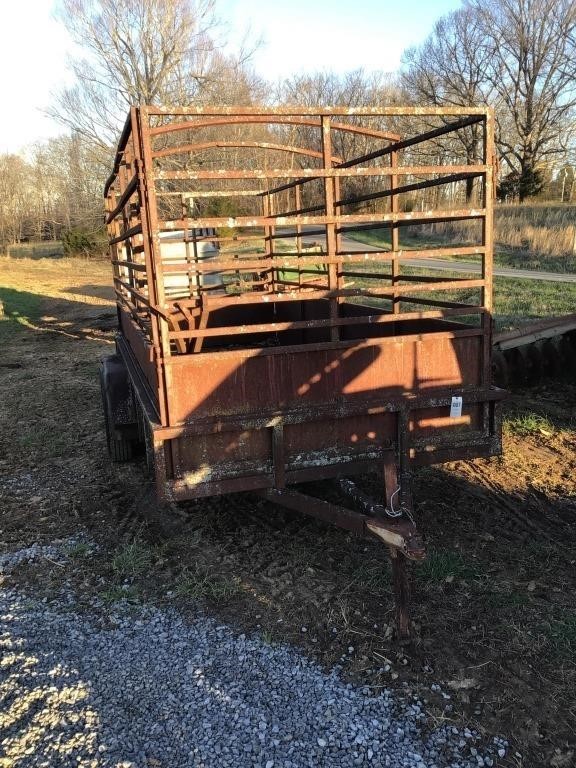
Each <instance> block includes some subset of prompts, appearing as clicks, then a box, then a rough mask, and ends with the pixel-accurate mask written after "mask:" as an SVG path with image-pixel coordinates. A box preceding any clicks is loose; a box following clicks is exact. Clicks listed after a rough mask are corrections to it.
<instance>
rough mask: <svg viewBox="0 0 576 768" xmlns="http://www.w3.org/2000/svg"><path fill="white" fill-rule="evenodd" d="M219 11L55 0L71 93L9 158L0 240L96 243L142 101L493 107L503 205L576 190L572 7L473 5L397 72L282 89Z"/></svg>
mask: <svg viewBox="0 0 576 768" xmlns="http://www.w3.org/2000/svg"><path fill="white" fill-rule="evenodd" d="M217 11H218V8H217V5H216V0H99V1H98V2H97V3H95V2H94V0H60V1H59V4H58V16H59V18H60V21H61V22H62V23H63V24H64V25H65V26H66V28H67V29H68V32H69V33H70V36H71V38H72V40H73V41H74V43H75V44H76V45H77V49H78V50H79V51H80V53H79V54H78V55H77V56H76V57H75V58H74V59H73V60H72V61H71V70H72V74H73V75H74V82H73V85H72V86H70V87H67V88H64V89H62V90H61V91H60V92H59V93H57V94H55V96H54V100H53V103H52V106H51V108H50V115H51V116H52V117H53V118H54V119H56V120H57V121H58V122H59V123H60V124H61V125H62V126H63V128H64V129H65V130H66V133H65V134H63V135H62V136H61V137H59V138H56V139H51V140H49V141H46V142H42V143H38V144H37V145H34V146H32V147H29V148H28V149H27V151H26V152H25V153H24V155H23V156H20V155H0V245H2V244H6V243H9V242H17V241H18V240H22V239H26V238H30V239H56V238H62V237H63V236H65V237H68V240H69V241H70V242H77V241H78V242H84V245H85V246H87V244H90V243H93V242H96V240H97V236H98V233H99V232H100V231H101V227H102V198H101V194H102V186H103V183H104V180H105V178H106V176H107V175H108V173H109V171H110V167H111V158H112V156H113V151H114V146H115V144H116V141H117V137H118V135H119V132H120V130H121V127H122V125H123V122H124V120H125V116H126V113H127V110H128V107H129V106H130V105H131V104H138V103H156V104H170V105H189V104H199V105H208V104H239V105H262V106H265V105H267V104H271V103H276V104H278V103H285V104H298V105H302V106H329V105H343V106H350V107H353V106H362V105H381V106H385V105H390V104H418V105H439V106H442V105H461V106H469V105H479V104H489V105H492V106H494V107H495V111H496V145H497V149H498V160H499V165H500V172H499V177H500V184H499V195H500V197H501V198H502V199H519V200H520V201H523V200H525V199H527V198H529V197H532V196H535V195H538V194H542V192H543V191H545V192H546V193H547V194H548V196H553V197H554V198H555V199H560V200H563V201H572V196H573V194H576V189H574V177H575V174H574V169H573V166H572V163H571V152H572V150H573V130H574V107H575V106H576V0H465V1H464V3H463V5H462V7H461V8H460V9H458V10H456V11H454V12H452V13H450V14H448V15H446V16H444V17H442V18H441V19H439V20H438V21H437V22H436V24H435V25H434V27H433V29H432V30H431V33H430V35H429V36H428V38H427V39H426V40H425V41H424V42H423V43H422V44H421V45H418V46H415V47H413V48H410V49H408V50H407V51H405V53H404V55H403V59H402V66H401V69H400V71H399V72H398V73H395V74H392V75H390V74H384V73H378V72H371V73H367V72H364V71H363V70H361V69H358V70H354V71H350V72H348V73H345V74H343V75H336V74H334V73H326V72H324V73H311V74H307V75H297V76H293V77H291V78H288V79H287V80H285V81H284V82H281V83H279V84H277V85H274V86H273V85H271V84H270V83H268V82H266V80H265V77H263V76H262V75H261V74H259V73H257V72H255V71H254V69H253V67H252V64H251V54H252V53H253V51H254V48H255V46H256V45H257V44H258V43H257V42H256V43H254V42H252V43H250V42H249V40H248V38H247V41H246V43H245V44H244V45H243V46H241V47H240V48H239V49H238V50H235V51H232V50H231V49H230V47H229V46H228V45H227V43H226V39H225V35H224V32H223V27H222V25H221V23H220V22H219V20H218V16H217ZM422 129H423V130H425V129H426V125H425V122H424V121H423V124H422ZM480 141H481V138H480V134H479V133H478V128H477V126H470V127H468V128H466V129H462V130H461V131H459V133H458V142H459V145H460V146H459V147H458V151H459V152H461V153H463V155H464V156H465V158H466V160H467V161H468V162H475V161H476V160H478V158H479V157H480V156H481V152H482V147H481V146H480ZM438 151H439V156H440V157H441V156H448V155H449V154H450V152H452V151H454V147H447V146H443V145H442V143H441V142H439V144H438ZM467 194H468V196H470V195H472V194H473V190H472V187H471V186H470V188H469V189H468V190H467ZM70 233H73V235H74V236H72V235H71V234H70ZM83 237H84V238H85V241H83V240H82V238H83Z"/></svg>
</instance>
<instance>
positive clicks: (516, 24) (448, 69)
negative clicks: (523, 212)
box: [402, 0, 576, 200]
mask: <svg viewBox="0 0 576 768" xmlns="http://www.w3.org/2000/svg"><path fill="white" fill-rule="evenodd" d="M404 62H405V65H406V68H405V70H404V73H403V78H402V80H403V84H404V87H405V88H406V90H407V92H408V94H410V95H411V97H412V98H414V99H415V100H418V101H424V102H425V103H430V104H440V105H442V104H461V105H466V104H477V103H490V104H493V105H494V106H495V107H496V116H497V129H496V143H497V146H498V149H499V152H500V156H501V159H502V161H503V163H504V165H505V167H506V169H507V171H508V179H513V180H514V184H515V185H516V187H517V193H518V196H519V198H520V200H523V199H524V198H525V197H527V196H529V195H531V194H536V193H537V192H538V191H539V187H540V180H539V178H540V177H539V174H540V171H539V168H540V166H542V165H544V164H546V163H547V162H548V161H549V160H550V158H551V157H553V156H560V155H562V154H563V153H565V151H566V148H567V144H568V142H569V140H570V138H571V123H572V118H573V112H574V107H575V106H576V1H575V0H467V2H466V5H465V7H464V8H463V9H461V10H459V11H456V12H454V13H451V14H449V15H448V16H446V17H445V18H443V19H440V21H438V22H437V24H436V25H435V27H434V30H433V31H432V34H431V35H430V37H429V38H428V39H427V40H426V41H425V42H424V43H423V45H421V46H419V47H416V48H411V49H409V50H408V51H406V53H405V56H404ZM460 138H461V140H462V141H463V142H464V144H465V147H466V153H467V156H468V159H469V160H473V159H474V157H475V156H476V154H477V148H478V140H479V137H478V135H477V134H476V135H475V134H474V131H473V130H472V129H471V128H469V129H466V131H461V132H460Z"/></svg>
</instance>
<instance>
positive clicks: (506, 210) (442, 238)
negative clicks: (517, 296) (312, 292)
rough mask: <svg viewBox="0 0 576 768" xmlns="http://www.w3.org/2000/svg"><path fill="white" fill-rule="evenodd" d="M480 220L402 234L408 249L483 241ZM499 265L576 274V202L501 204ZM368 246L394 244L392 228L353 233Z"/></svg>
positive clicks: (497, 211) (497, 229)
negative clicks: (558, 203)
mask: <svg viewBox="0 0 576 768" xmlns="http://www.w3.org/2000/svg"><path fill="white" fill-rule="evenodd" d="M477 226H478V225H477V224H475V223H471V222H454V223H441V224H432V225H428V226H419V227H406V228H403V229H402V230H401V232H400V241H401V244H402V246H403V247H404V248H407V249H415V248H422V247H426V246H432V247H434V246H438V247H439V246H441V245H444V244H446V243H450V242H451V243H453V244H454V245H456V244H458V245H464V244H466V243H469V242H478V239H477V238H478V230H477V229H475V228H477ZM494 227H495V230H494V234H495V243H496V247H495V249H494V250H495V252H494V263H495V264H496V265H498V266H501V267H513V268H524V269H537V270H542V271H546V272H576V247H575V246H576V206H573V205H545V204H538V203H534V204H523V205H497V206H496V208H495V214H494ZM349 237H351V238H352V239H354V240H358V241H360V242H364V243H366V244H368V245H376V246H384V247H389V245H390V232H389V230H388V229H387V228H383V229H381V230H372V231H371V232H363V233H361V234H350V235H349Z"/></svg>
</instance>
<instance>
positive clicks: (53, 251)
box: [0, 240, 64, 259]
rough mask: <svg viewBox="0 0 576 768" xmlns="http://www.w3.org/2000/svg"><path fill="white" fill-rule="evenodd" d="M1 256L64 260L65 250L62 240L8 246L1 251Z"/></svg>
mask: <svg viewBox="0 0 576 768" xmlns="http://www.w3.org/2000/svg"><path fill="white" fill-rule="evenodd" d="M0 255H2V256H11V257H12V258H27V259H45V258H62V256H64V249H63V247H62V243H61V242H60V240H50V241H48V242H38V243H36V242H35V243H18V244H17V245H7V246H6V247H4V248H3V249H2V250H1V251H0Z"/></svg>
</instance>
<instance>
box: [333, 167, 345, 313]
mask: <svg viewBox="0 0 576 768" xmlns="http://www.w3.org/2000/svg"><path fill="white" fill-rule="evenodd" d="M340 182H341V179H340V176H335V177H334V200H340V199H341V187H342V185H341V183H340ZM335 206H336V203H335ZM337 208H338V214H340V213H342V206H341V205H340V204H338V205H337ZM336 253H337V254H340V253H342V235H341V234H340V230H339V229H338V230H337V232H336ZM334 266H335V269H336V287H337V288H338V290H341V289H342V288H344V278H343V277H342V265H341V264H335V265H334ZM343 301H344V297H343V296H339V297H338V304H341V303H342V302H343Z"/></svg>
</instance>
